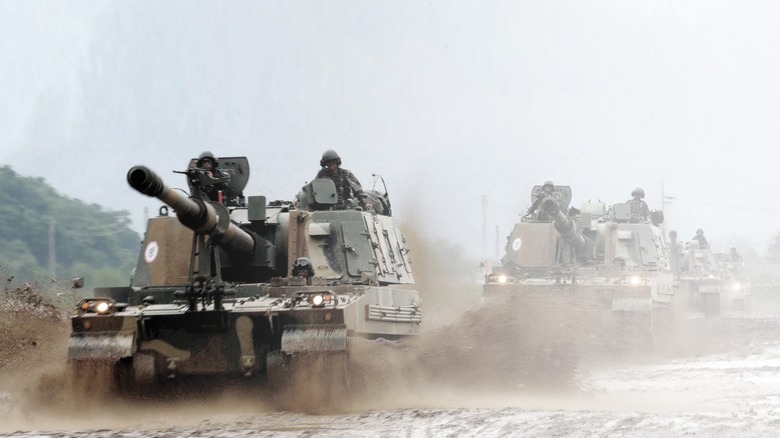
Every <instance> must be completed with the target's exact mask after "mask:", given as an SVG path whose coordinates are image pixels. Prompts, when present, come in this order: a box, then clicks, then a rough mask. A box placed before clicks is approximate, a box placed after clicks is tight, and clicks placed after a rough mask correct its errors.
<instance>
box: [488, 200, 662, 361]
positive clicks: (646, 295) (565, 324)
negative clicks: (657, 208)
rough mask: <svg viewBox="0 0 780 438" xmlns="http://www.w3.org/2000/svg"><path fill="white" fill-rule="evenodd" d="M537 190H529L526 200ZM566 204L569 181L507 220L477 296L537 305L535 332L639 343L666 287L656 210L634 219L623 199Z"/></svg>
mask: <svg viewBox="0 0 780 438" xmlns="http://www.w3.org/2000/svg"><path fill="white" fill-rule="evenodd" d="M540 190H541V187H540V186H536V187H534V188H533V190H532V194H531V195H532V199H536V198H537V194H538V193H539V191H540ZM570 202H571V189H570V187H568V186H556V187H555V189H554V191H553V192H552V193H550V194H549V195H548V196H546V197H544V198H543V200H542V201H541V206H540V207H541V208H540V209H539V210H538V212H536V213H534V214H530V215H529V214H526V215H524V216H523V217H522V219H521V221H520V222H518V223H516V224H515V226H514V229H513V230H512V232H511V233H510V235H509V237H508V239H507V246H506V253H505V255H504V257H503V259H502V260H501V266H499V267H496V268H494V269H493V271H492V272H491V273H490V274H489V275H488V276H487V278H486V282H485V285H484V288H483V296H484V297H485V299H486V300H488V301H490V300H494V299H499V298H501V299H506V297H510V299H511V300H512V302H514V303H515V305H516V306H517V307H518V308H528V307H531V308H533V307H536V308H539V309H540V311H537V312H535V314H536V315H534V316H533V317H534V318H537V319H538V320H539V321H540V324H541V323H544V324H545V330H544V332H543V333H541V334H540V336H548V337H549V336H552V335H551V333H557V334H556V335H555V337H556V338H562V339H565V340H568V341H573V342H576V343H578V344H580V345H585V344H588V343H590V342H596V343H599V342H610V343H612V345H608V347H609V348H610V349H616V350H623V349H626V348H628V349H631V350H633V349H635V348H637V347H640V348H642V349H644V348H647V346H649V345H650V343H651V342H652V324H653V315H654V313H655V312H656V311H657V310H658V309H659V308H663V307H667V306H669V305H670V303H671V299H672V296H673V292H674V291H673V277H672V272H671V269H670V265H669V258H668V251H667V248H666V244H665V242H664V239H663V234H662V231H661V229H660V227H659V226H658V225H659V224H660V223H661V222H662V220H663V218H662V215H661V214H660V213H653V214H651V215H650V216H649V217H648V218H642V219H640V220H636V219H635V218H632V217H631V216H630V206H629V204H627V203H619V204H614V205H613V206H611V207H610V208H607V206H606V204H604V203H602V202H587V203H584V204H582V206H581V208H580V209H575V208H569V204H570ZM550 321H557V323H552V324H551V323H550Z"/></svg>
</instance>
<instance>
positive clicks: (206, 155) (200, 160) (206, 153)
mask: <svg viewBox="0 0 780 438" xmlns="http://www.w3.org/2000/svg"><path fill="white" fill-rule="evenodd" d="M206 159H209V160H211V162H212V163H214V167H216V166H218V165H219V162H218V161H217V159H216V158H214V154H212V153H211V152H210V151H203V152H202V153H201V154H200V155H198V161H197V163H196V164H197V165H198V167H200V166H201V164H203V160H206Z"/></svg>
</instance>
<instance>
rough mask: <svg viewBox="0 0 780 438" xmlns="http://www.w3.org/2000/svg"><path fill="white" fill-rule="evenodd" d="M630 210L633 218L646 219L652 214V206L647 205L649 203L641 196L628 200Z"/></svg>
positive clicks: (636, 219)
mask: <svg viewBox="0 0 780 438" xmlns="http://www.w3.org/2000/svg"><path fill="white" fill-rule="evenodd" d="M628 204H629V207H630V208H629V210H630V212H631V220H633V221H639V220H646V219H647V217H648V216H650V208H648V207H647V203H646V202H645V201H644V200H642V199H640V198H633V199H631V200H630V201H628Z"/></svg>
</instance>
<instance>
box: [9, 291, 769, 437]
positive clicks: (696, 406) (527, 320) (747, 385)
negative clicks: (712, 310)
mask: <svg viewBox="0 0 780 438" xmlns="http://www.w3.org/2000/svg"><path fill="white" fill-rule="evenodd" d="M460 293H462V294H463V295H462V296H461V297H460V298H461V299H460V301H454V303H458V302H460V303H461V304H453V302H452V301H451V302H450V305H449V306H444V305H439V306H438V307H437V306H436V304H437V303H436V301H435V300H433V303H431V302H429V303H428V306H429V308H428V309H427V311H428V312H435V311H436V309H439V310H440V311H441V313H440V314H438V315H436V316H437V318H433V319H434V320H437V321H439V322H438V323H437V324H436V325H433V326H432V327H430V328H428V329H426V331H425V333H424V335H423V336H421V337H420V338H419V339H418V340H416V341H414V342H409V343H406V344H403V345H392V346H388V345H377V344H364V345H356V348H358V351H361V352H362V354H361V355H360V356H359V357H360V359H357V363H356V366H355V368H354V369H355V370H356V375H357V376H358V377H359V378H358V381H357V383H356V388H358V390H357V391H356V392H355V393H353V394H352V395H351V397H350V400H348V401H345V402H344V403H341V404H339V405H338V406H320V407H314V408H312V406H311V405H309V404H308V403H306V400H307V397H308V395H309V390H310V389H311V387H310V386H308V385H310V383H309V384H302V385H301V386H300V387H298V388H295V389H294V391H292V392H288V393H286V394H285V397H284V398H283V399H280V398H279V397H276V396H273V395H269V392H268V387H267V386H266V384H265V383H264V382H262V381H261V380H259V379H258V380H240V381H237V382H236V381H227V382H225V381H221V382H211V381H209V382H202V381H199V382H187V385H171V386H168V387H166V390H167V392H166V393H164V394H157V395H156V396H155V397H153V398H132V399H117V398H116V397H113V396H108V397H101V396H99V394H101V392H102V391H101V390H102V388H101V384H100V377H99V376H96V379H95V383H94V387H91V386H90V387H89V388H81V389H82V390H81V391H77V392H74V391H71V390H69V389H68V382H67V379H68V373H67V368H66V366H65V362H66V361H65V357H66V352H67V351H66V350H67V338H68V335H69V326H68V320H67V318H66V315H65V314H63V312H62V311H61V310H60V309H61V306H57V305H51V304H49V303H46V302H43V301H40V300H38V299H36V298H34V297H31V298H29V299H27V298H24V297H22V299H20V298H19V296H15V297H12V298H13V299H8V296H6V297H0V300H2V305H0V436H36V437H39V436H47V437H66V436H67V437H76V436H79V437H81V436H100V437H109V436H128V437H130V436H132V437H137V436H155V437H168V436H171V437H173V436H202V437H233V436H291V437H293V436H294V437H303V436H324V437H330V436H332V437H336V436H338V437H350V436H354V437H364V436H387V437H396V436H410V437H415V436H431V437H434V436H435V437H439V436H564V435H565V436H594V435H595V436H638V435H641V436H680V435H700V436H701V435H703V436H716V435H717V436H722V435H732V436H733V435H739V436H773V435H776V431H777V430H778V429H779V428H780V420H776V419H777V418H780V416H779V415H778V414H780V312H778V311H777V309H776V306H774V304H773V303H774V300H767V301H766V302H765V303H762V302H761V301H760V298H761V297H760V296H759V297H757V298H759V300H757V301H756V302H755V303H754V305H753V309H754V310H753V311H752V312H737V313H732V314H724V315H723V316H721V317H717V318H702V317H699V316H696V315H693V316H688V317H686V318H683V319H680V320H678V321H677V325H676V326H675V331H674V332H673V333H672V334H671V336H670V334H669V333H666V334H665V338H664V345H661V346H656V348H654V349H653V350H651V351H639V352H636V351H633V352H630V353H626V354H613V353H614V352H611V351H609V350H610V349H611V348H612V347H613V345H611V344H610V343H608V342H607V343H605V342H598V343H593V342H590V341H588V340H587V339H583V338H579V337H578V338H574V339H576V342H564V343H560V344H555V347H554V348H552V349H551V348H548V347H549V345H545V347H544V348H540V345H538V344H535V343H533V342H530V341H528V339H526V338H523V333H528V332H529V331H530V332H533V333H538V332H539V331H540V330H541V331H543V332H544V333H547V334H548V335H549V333H551V332H552V333H554V330H553V328H552V327H553V326H556V327H559V326H560V324H559V323H560V321H561V317H559V318H546V320H548V321H557V322H556V323H555V324H550V325H545V324H544V323H543V321H541V320H534V319H532V315H535V314H539V313H541V314H547V315H549V314H550V313H551V312H552V309H538V308H537V309H527V310H526V311H525V313H524V312H523V311H522V310H521V309H518V308H516V307H512V306H511V303H510V305H506V304H502V305H500V306H498V307H494V308H489V307H488V308H487V309H488V310H485V309H486V308H485V307H481V308H480V310H468V308H467V307H468V306H466V305H465V303H468V305H469V306H471V305H472V304H474V301H473V298H474V296H473V291H472V289H466V290H464V291H463V292H460ZM456 298H457V297H456ZM767 303H769V304H767ZM439 304H441V303H439ZM563 315H564V316H563V319H566V320H568V319H570V318H571V314H567V313H564V314H563ZM450 318H457V319H456V323H454V324H452V323H450V324H448V323H447V321H446V320H447V319H450ZM508 321H515V322H514V323H509V322H508ZM574 326H575V327H582V326H583V325H582V322H580V324H575V325H574ZM532 327H533V329H531V328H532ZM540 327H541V328H540ZM538 336H542V337H543V336H544V334H538ZM523 339H526V340H525V341H521V340H523ZM529 342H530V343H529ZM508 346H509V347H511V348H508Z"/></svg>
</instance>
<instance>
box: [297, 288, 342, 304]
mask: <svg viewBox="0 0 780 438" xmlns="http://www.w3.org/2000/svg"><path fill="white" fill-rule="evenodd" d="M336 302H337V297H336V294H334V293H333V292H331V291H321V290H320V291H316V292H314V291H312V292H296V293H294V294H293V296H292V300H291V301H290V303H291V306H292V307H295V306H297V305H299V304H303V303H308V304H309V305H310V306H311V307H325V306H329V305H331V304H332V305H334V306H335V305H336Z"/></svg>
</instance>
